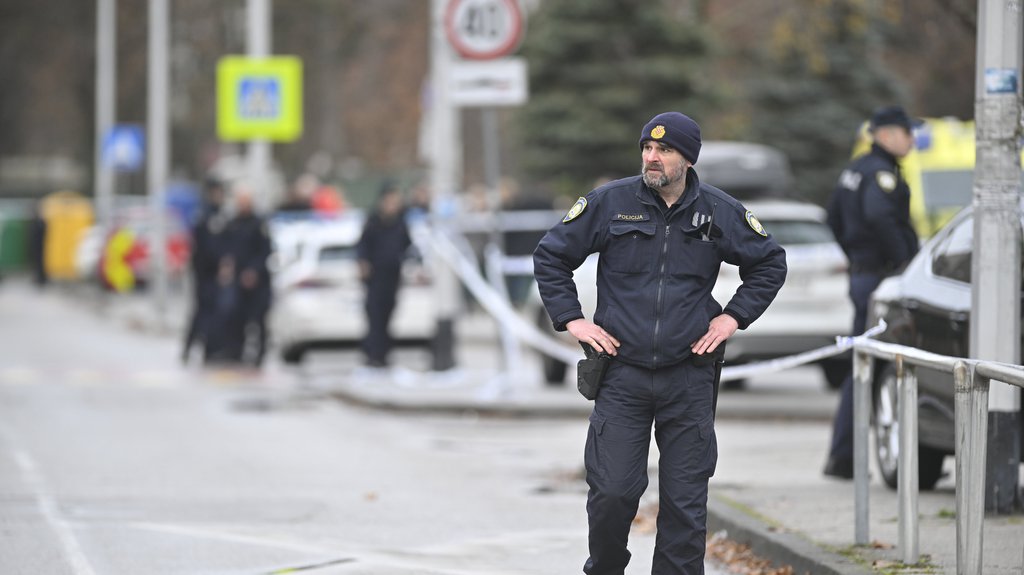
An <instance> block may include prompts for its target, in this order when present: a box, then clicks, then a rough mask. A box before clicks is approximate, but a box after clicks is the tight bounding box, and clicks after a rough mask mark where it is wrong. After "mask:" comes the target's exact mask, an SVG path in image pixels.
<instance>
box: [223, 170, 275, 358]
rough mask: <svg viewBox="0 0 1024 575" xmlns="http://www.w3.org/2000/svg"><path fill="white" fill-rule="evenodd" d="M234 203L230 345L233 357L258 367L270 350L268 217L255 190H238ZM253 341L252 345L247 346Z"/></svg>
mask: <svg viewBox="0 0 1024 575" xmlns="http://www.w3.org/2000/svg"><path fill="white" fill-rule="evenodd" d="M235 206H236V209H237V212H236V214H235V217H234V219H233V220H231V223H230V224H229V225H228V231H227V234H228V239H229V242H230V246H231V248H230V258H231V264H232V265H233V267H234V272H235V285H234V289H235V294H234V296H235V297H234V303H235V306H236V308H235V310H234V313H233V314H232V315H231V320H230V324H231V325H232V329H231V330H230V331H231V335H230V339H229V343H228V345H229V347H230V349H231V352H230V356H231V357H232V358H233V359H236V360H241V361H243V362H244V363H249V364H252V365H253V366H255V367H259V366H260V365H262V363H263V358H264V356H265V355H266V350H267V313H269V311H270V304H271V298H272V288H271V285H270V269H269V268H268V267H267V259H268V258H269V257H270V252H271V248H272V246H271V242H270V232H269V230H268V228H267V222H266V220H265V219H264V218H263V217H262V216H260V215H258V214H257V213H256V211H255V208H254V206H253V198H252V192H250V191H249V190H247V189H239V190H238V191H237V192H236V193H235ZM250 338H251V339H250ZM250 341H251V342H252V344H251V345H247V344H248V343H249V342H250ZM250 350H251V351H250Z"/></svg>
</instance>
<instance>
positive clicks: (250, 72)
mask: <svg viewBox="0 0 1024 575" xmlns="http://www.w3.org/2000/svg"><path fill="white" fill-rule="evenodd" d="M217 135H218V136H219V137H220V139H222V140H226V141H233V142H234V141H244V140H272V141H275V142H291V141H294V140H296V139H298V137H299V136H300V135H302V61H301V60H299V59H298V58H296V57H294V56H273V57H270V58H248V57H245V56H225V57H223V58H221V59H220V61H219V62H218V63H217Z"/></svg>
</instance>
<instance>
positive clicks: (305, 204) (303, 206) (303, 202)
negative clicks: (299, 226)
mask: <svg viewBox="0 0 1024 575" xmlns="http://www.w3.org/2000/svg"><path fill="white" fill-rule="evenodd" d="M315 185H316V179H315V177H314V176H310V175H309V174H303V175H301V176H299V177H298V178H297V179H296V180H295V183H294V184H292V186H291V187H290V188H288V193H287V195H286V196H285V198H284V201H282V202H281V203H280V204H279V205H278V206H277V213H279V214H282V213H288V214H295V215H299V216H304V215H308V213H309V212H310V211H312V209H313V204H312V203H311V201H310V198H311V197H312V196H313V190H314V189H315Z"/></svg>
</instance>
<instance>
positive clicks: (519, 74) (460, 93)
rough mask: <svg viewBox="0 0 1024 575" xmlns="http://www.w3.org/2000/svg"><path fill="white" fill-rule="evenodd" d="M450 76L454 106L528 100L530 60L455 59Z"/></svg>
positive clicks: (513, 103) (495, 104) (499, 103)
mask: <svg viewBox="0 0 1024 575" xmlns="http://www.w3.org/2000/svg"><path fill="white" fill-rule="evenodd" d="M449 77H450V79H451V84H450V90H451V92H450V95H451V102H452V105H454V106H518V105H521V104H524V103H526V98H527V93H528V91H527V86H526V61H525V60H524V59H522V58H502V59H499V60H488V61H485V62H470V61H465V62H453V63H452V67H451V72H450V76H449Z"/></svg>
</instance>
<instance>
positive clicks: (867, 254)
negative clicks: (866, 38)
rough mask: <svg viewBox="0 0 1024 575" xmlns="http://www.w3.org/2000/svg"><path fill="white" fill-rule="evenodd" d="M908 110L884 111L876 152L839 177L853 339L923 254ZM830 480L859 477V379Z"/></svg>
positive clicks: (832, 454)
mask: <svg viewBox="0 0 1024 575" xmlns="http://www.w3.org/2000/svg"><path fill="white" fill-rule="evenodd" d="M915 123H916V122H915V121H914V120H911V118H910V117H909V116H907V113H906V112H905V111H904V110H903V108H901V107H899V106H888V107H884V108H879V109H878V110H876V111H875V113H874V114H873V115H872V117H871V123H870V130H871V136H872V140H873V143H872V145H871V151H870V152H869V153H868V154H866V155H864V156H861V157H860V158H857V159H856V160H854V161H853V162H852V163H851V164H850V165H849V167H847V168H846V169H845V170H843V172H842V174H840V176H839V182H838V184H837V185H836V187H835V190H834V191H833V193H832V198H831V200H830V201H829V206H828V224H829V226H830V227H831V228H832V232H833V233H834V234H835V236H836V240H837V241H838V242H839V245H840V246H842V248H843V251H844V252H846V257H847V258H848V259H849V261H850V299H851V300H852V301H853V306H854V318H853V335H860V334H862V333H864V330H865V328H866V327H867V326H865V323H866V321H867V312H868V300H869V298H870V297H871V294H872V292H874V291H875V288H877V287H878V284H879V283H881V281H882V279H883V278H885V277H886V276H888V275H892V274H893V273H895V272H897V271H898V270H900V269H901V268H903V267H904V266H906V265H907V263H908V262H909V261H910V259H911V258H912V257H914V254H916V253H917V249H918V239H917V234H916V233H915V232H914V228H913V227H911V224H910V188H909V187H908V186H907V182H906V180H904V179H903V176H902V175H901V174H900V165H899V159H900V158H903V157H904V156H906V155H907V154H909V153H910V151H911V150H912V149H913V147H914V136H913V127H914V125H915ZM824 472H825V475H828V476H832V477H837V478H840V479H851V478H852V477H853V375H852V373H850V374H848V375H847V377H846V379H845V380H844V381H843V386H842V390H841V395H840V399H839V406H838V408H837V410H836V415H835V418H834V420H833V427H832V444H831V447H830V449H829V457H828V461H827V462H826V464H825V470H824Z"/></svg>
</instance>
